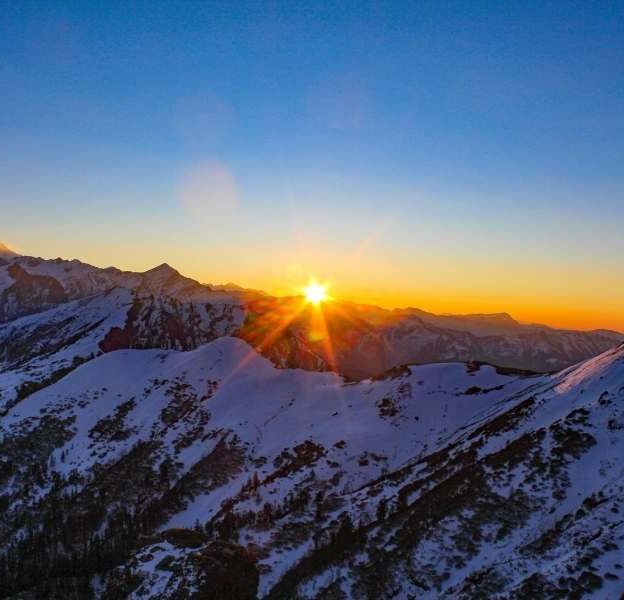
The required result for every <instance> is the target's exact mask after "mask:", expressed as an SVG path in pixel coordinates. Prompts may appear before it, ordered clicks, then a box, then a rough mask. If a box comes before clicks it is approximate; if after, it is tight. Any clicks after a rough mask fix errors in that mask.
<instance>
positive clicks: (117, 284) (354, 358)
mask: <svg viewBox="0 0 624 600" xmlns="http://www.w3.org/2000/svg"><path fill="white" fill-rule="evenodd" d="M323 319H324V330H323V331H321V332H320V334H319V331H318V326H317V325H318V324H315V320H317V316H315V314H314V310H313V309H311V308H310V306H308V305H305V304H304V303H302V300H301V298H282V299H278V298H272V297H270V296H268V295H266V294H263V293H261V292H256V291H251V290H244V289H242V288H238V287H237V286H234V285H233V284H228V285H226V286H211V285H204V284H200V283H198V282H197V281H195V280H193V279H190V278H187V277H184V276H183V275H181V274H180V273H179V272H178V271H176V270H175V269H173V268H172V267H170V266H169V265H166V264H163V265H160V266H158V267H156V268H154V269H151V270H149V271H147V272H145V273H133V272H127V271H120V270H119V269H116V268H113V267H110V268H106V269H101V268H97V267H93V266H91V265H87V264H85V263H82V262H80V261H78V260H63V259H60V258H59V259H54V260H44V259H41V258H33V257H28V256H17V255H15V256H10V257H7V258H6V259H4V260H3V261H2V262H0V412H1V411H2V410H4V409H5V408H6V407H9V406H12V405H14V404H15V403H16V402H17V401H19V400H21V399H23V398H25V397H27V396H28V395H29V394H31V393H32V392H33V391H35V390H37V389H40V388H42V387H45V386H46V385H48V384H49V383H51V382H53V381H56V380H58V379H59V378H61V377H63V376H64V375H66V374H67V373H69V372H70V371H71V370H72V369H73V368H75V367H76V366H78V365H80V364H82V363H83V362H85V361H87V360H91V359H92V358H94V357H95V356H98V355H99V354H102V353H104V352H111V351H113V350H117V349H122V348H162V349H177V350H192V349H194V348H197V347H198V346H200V345H201V344H205V343H207V342H210V341H212V340H214V339H217V338H218V337H220V336H223V335H236V336H238V337H241V338H242V339H244V340H246V341H247V342H248V343H250V344H251V345H252V346H253V347H254V348H256V349H257V350H258V351H259V352H261V353H262V354H264V355H265V356H267V357H268V358H270V359H271V361H272V362H273V363H274V364H275V365H277V366H280V367H295V368H297V367H298V368H304V369H308V370H317V371H324V370H335V371H337V372H339V373H341V374H343V375H345V376H347V377H350V378H352V379H362V378H366V377H370V376H375V375H379V374H381V373H383V372H385V371H386V370H388V369H391V368H393V367H396V366H399V365H401V364H406V363H412V364H413V363H430V362H443V361H481V362H487V363H492V364H496V365H499V366H504V367H509V368H515V369H528V370H534V371H542V372H544V371H554V370H556V369H560V368H564V367H567V366H569V365H571V364H574V363H576V362H579V361H581V360H584V359H586V358H589V357H591V356H595V355H597V354H599V353H600V352H603V351H605V350H607V349H608V348H611V347H613V346H614V345H616V344H618V343H620V342H621V341H622V340H624V336H623V335H622V334H618V333H615V332H609V331H594V332H578V331H565V330H556V329H551V328H548V327H543V326H534V325H521V324H520V323H517V322H516V321H514V320H513V319H512V318H511V317H509V316H508V315H468V316H437V315H432V314H431V313H425V312H424V311H419V310H417V309H406V310H396V311H388V310H384V309H381V308H377V307H371V306H365V305H358V304H352V303H346V302H332V303H328V304H327V305H326V306H325V307H324V310H323ZM328 342H331V343H328Z"/></svg>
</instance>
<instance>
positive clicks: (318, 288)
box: [303, 281, 327, 304]
mask: <svg viewBox="0 0 624 600" xmlns="http://www.w3.org/2000/svg"><path fill="white" fill-rule="evenodd" d="M303 293H304V294H305V298H306V300H307V301H308V302H310V303H311V304H320V303H321V302H324V301H325V300H327V285H326V284H322V283H317V282H316V281H311V282H310V283H309V284H308V285H307V286H306V287H305V288H303Z"/></svg>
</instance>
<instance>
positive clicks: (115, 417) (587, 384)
mask: <svg viewBox="0 0 624 600" xmlns="http://www.w3.org/2000/svg"><path fill="white" fill-rule="evenodd" d="M314 310H317V309H313V308H311V307H309V306H306V305H304V304H302V300H301V299H300V298H272V297H269V296H266V295H262V294H259V293H257V292H248V291H245V290H240V289H238V288H229V287H228V286H226V288H225V289H222V288H217V287H212V286H208V285H202V284H200V283H198V282H196V281H194V280H192V279H189V278H186V277H184V276H182V275H180V274H179V273H178V272H177V271H175V270H174V269H172V268H171V267H169V266H168V265H161V266H159V267H156V268H155V269H152V270H150V271H147V272H146V273H130V272H122V271H119V270H117V269H114V268H109V269H98V268H95V267H91V266H89V265H85V264H83V263H80V262H78V261H64V260H61V259H58V260H51V261H46V260H42V259H37V258H32V257H9V258H8V259H4V262H3V264H2V266H1V267H0V311H1V312H0V314H1V315H2V317H1V321H2V323H1V324H0V395H1V396H0V401H1V403H2V414H1V416H0V448H2V451H1V452H0V548H2V550H1V551H0V596H1V597H12V598H41V599H43V598H58V599H60V598H63V599H67V598H69V599H72V598H75V599H82V598H93V597H95V598H98V599H104V600H112V599H117V598H132V599H135V600H138V599H139V598H158V599H162V600H164V599H170V600H174V599H175V600H179V599H182V598H196V599H200V598H202V599H206V598H207V599H214V600H217V599H219V600H224V599H234V598H236V599H237V600H252V599H256V598H266V599H272V600H275V599H292V600H294V599H309V600H311V599H317V600H321V599H322V600H325V599H328V598H329V599H348V598H354V599H360V598H362V599H366V600H378V599H380V598H396V599H400V600H407V599H408V598H425V599H435V598H457V599H460V598H461V599H469V598H470V599H472V598H491V597H496V598H509V599H512V598H513V599H521V598H568V597H570V598H583V597H586V598H604V599H610V598H617V597H618V595H619V593H620V592H621V590H622V585H623V582H624V561H622V548H623V547H624V520H623V517H622V514H623V513H622V511H623V510H624V467H623V465H622V461H621V457H622V455H623V450H624V346H622V344H621V343H622V336H621V335H620V334H617V333H614V332H605V331H598V332H572V331H561V330H554V329H550V328H547V327H543V326H534V325H532V326H528V325H521V324H519V323H517V322H515V321H514V320H513V319H512V318H511V317H509V316H508V315H473V316H436V315H431V314H428V313H424V312H422V311H419V310H417V309H406V310H397V311H386V310H382V309H378V308H375V307H370V306H361V305H356V304H351V303H340V302H335V303H334V302H330V303H327V304H326V305H324V306H323V315H324V324H325V325H324V327H321V328H320V329H319V326H320V325H321V324H322V323H319V321H318V320H317V317H315V316H314V313H313V312H311V311H314ZM324 332H325V334H326V335H324V336H323V335H322V334H323V333H324ZM329 341H331V345H330V344H329V343H328V342H329ZM409 357H418V360H417V362H431V361H434V362H436V363H437V364H425V365H420V366H414V365H411V366H406V365H404V364H402V363H403V362H413V361H412V360H411V359H410V358H409ZM404 358H408V360H407V361H404V360H403V359H404ZM582 358H586V360H585V361H584V362H581V363H579V364H575V365H573V366H569V365H570V363H572V362H576V361H578V360H579V359H582ZM457 360H462V361H467V362H450V361H457ZM483 360H489V361H490V362H493V363H495V364H498V365H499V366H490V365H485V364H482V363H481V362H479V361H483ZM443 361H446V362H443ZM539 361H541V362H539ZM562 363H563V364H565V365H566V368H565V369H564V370H562V371H560V372H557V373H553V374H548V373H542V374H535V373H529V372H526V371H518V370H517V368H518V367H523V366H524V367H523V368H526V365H529V366H530V367H534V366H535V365H538V366H539V365H541V366H542V367H544V368H543V369H542V370H544V371H551V370H552V369H554V368H556V367H557V366H559V365H561V364H562ZM500 365H503V367H501V366H500ZM510 367H516V369H512V368H510ZM387 369H390V370H387ZM332 370H333V371H337V372H331V371H332ZM384 371H385V372H384ZM371 376H372V377H371Z"/></svg>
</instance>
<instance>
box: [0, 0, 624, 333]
mask: <svg viewBox="0 0 624 600" xmlns="http://www.w3.org/2000/svg"><path fill="white" fill-rule="evenodd" d="M623 157H624V5H623V4H622V3H621V2H587V1H585V2H504V3H500V2H477V1H472V2H445V3H442V2H412V3H406V2H393V3H387V2H374V3H367V2H353V3H349V2H341V3H323V2H320V3H302V2H301V3H295V2H284V3H260V2H257V3H243V2H238V3H231V2H224V3H210V2H207V3H199V2H132V3H127V2H123V3H122V2H35V3H33V2H26V1H20V2H8V3H5V4H4V5H3V10H2V13H1V14H0V210H1V211H2V214H3V215H4V217H3V219H2V221H0V239H2V240H4V241H6V242H7V243H12V244H13V245H16V246H18V248H19V249H20V250H21V251H23V252H28V253H35V254H42V255H45V256H47V255H52V256H55V255H57V254H63V255H72V256H80V257H81V258H84V259H87V260H91V261H92V262H96V263H98V264H100V263H102V262H107V261H108V262H115V263H117V264H121V266H125V267H127V268H142V267H147V266H149V265H150V264H153V263H156V262H158V261H159V260H161V259H169V261H170V262H175V263H176V264H177V266H179V267H180V268H181V270H185V271H187V272H190V273H191V274H193V275H195V276H197V277H200V278H202V279H204V280H222V279H223V278H226V279H234V280H239V281H241V283H243V284H248V285H258V286H260V285H262V286H264V287H270V288H274V289H277V288H280V287H281V286H283V285H286V284H285V283H284V282H285V280H286V279H287V277H286V275H285V273H288V272H290V271H291V270H292V264H290V262H289V260H290V259H292V261H291V262H293V263H296V265H297V268H301V269H303V270H304V271H306V270H307V271H315V272H317V271H318V273H316V274H317V275H318V276H320V277H330V278H334V279H339V278H340V277H342V276H344V275H345V273H342V272H340V273H339V272H332V268H331V265H332V264H333V262H335V261H334V258H333V257H335V256H336V255H338V254H340V255H341V256H344V255H345V254H347V255H348V254H349V253H350V252H351V251H352V250H353V249H354V248H357V247H358V246H359V245H360V244H362V240H364V239H368V238H369V237H372V239H373V240H374V241H373V243H367V244H366V252H365V256H363V257H362V258H360V259H358V260H362V261H365V263H366V264H363V265H362V268H364V269H365V270H367V269H372V268H373V267H374V264H376V262H379V263H380V265H381V267H380V268H381V270H382V271H383V270H384V267H383V265H384V261H387V262H392V263H393V264H397V263H398V264H400V266H401V268H397V269H396V271H392V270H390V273H388V279H387V280H386V279H385V278H384V277H383V273H381V272H377V271H374V272H373V271H371V273H370V277H371V279H372V280H373V281H375V282H376V283H375V285H376V286H378V287H381V288H383V293H382V292H379V293H378V294H377V295H376V296H375V294H372V293H371V292H365V289H366V285H367V282H366V281H364V282H361V283H358V282H356V281H355V280H354V279H353V278H351V279H353V280H349V281H348V283H345V285H344V287H345V290H346V289H347V288H348V290H349V294H351V295H355V296H358V295H359V296H361V295H362V294H363V295H364V296H366V295H367V293H368V297H370V298H371V299H376V300H378V301H380V302H386V303H388V302H390V303H392V302H394V300H391V298H394V299H395V300H396V299H397V298H405V302H404V303H411V304H418V303H419V299H420V297H422V298H428V299H431V298H432V297H433V295H434V291H435V281H436V275H432V274H427V273H425V274H423V272H421V271H419V270H414V267H413V266H410V265H414V264H415V263H418V264H422V263H423V262H427V263H428V264H431V265H432V267H431V268H432V269H438V271H439V269H440V265H441V264H446V265H452V264H457V265H463V264H464V262H466V263H467V264H474V263H475V262H476V263H479V264H481V262H482V261H489V262H488V265H489V267H491V268H488V269H487V270H486V271H487V272H488V273H489V274H491V273H492V272H497V271H496V268H499V269H504V268H505V267H504V265H501V261H502V262H503V263H505V262H506V263H507V264H512V265H513V264H516V262H517V261H518V260H519V257H524V258H525V262H523V263H522V265H521V266H522V269H523V270H525V271H526V270H528V268H529V266H530V263H533V264H535V263H544V264H546V266H549V265H550V267H549V268H552V272H556V269H557V267H559V268H560V269H561V272H562V276H561V277H562V278H563V279H564V280H566V281H567V280H568V279H576V278H578V277H580V276H582V273H583V272H584V271H582V270H581V269H580V267H579V265H583V268H585V269H587V265H592V266H593V265H600V267H599V269H598V270H599V271H601V272H602V271H604V277H603V278H602V279H600V280H599V281H596V282H593V284H595V285H596V286H598V288H599V290H598V291H597V292H596V293H600V294H602V295H603V296H604V295H605V294H608V293H611V295H612V296H613V294H615V296H616V298H618V299H624V289H620V288H617V289H616V290H615V291H613V289H614V288H613V287H612V279H609V274H610V273H612V272H613V270H614V269H617V267H618V266H621V258H620V257H621V256H622V254H621V252H622V251H624V243H623V242H622V240H621V237H622V236H621V227H620V225H622V224H624V195H623V192H624V168H623V167H624V165H623V162H624V161H623ZM214 165H217V166H218V169H219V170H218V172H221V170H223V171H224V172H226V173H227V174H228V175H227V176H228V181H231V182H232V186H233V188H234V189H235V193H234V196H235V198H234V200H233V205H232V206H229V205H228V206H223V205H222V204H220V203H219V201H215V198H213V197H212V195H211V194H210V193H208V200H207V201H206V203H205V206H201V207H199V208H198V207H196V206H195V205H193V207H191V210H190V209H189V205H188V203H187V202H185V201H184V190H185V189H187V188H188V187H189V185H190V184H189V183H188V179H189V177H190V178H191V179H192V178H193V177H194V176H195V175H194V174H196V173H198V172H199V173H202V172H204V173H205V174H204V175H200V176H199V177H200V178H201V177H204V180H202V181H203V183H202V184H201V185H199V188H200V191H202V193H203V191H205V189H206V186H208V187H209V188H210V186H211V184H212V183H214V185H215V186H216V189H217V190H220V189H221V188H219V181H217V182H213V181H212V180H211V177H212V175H211V174H212V173H214V172H215V169H214V168H213V167H214ZM202 170H203V171H202ZM191 187H193V185H191ZM196 187H197V186H196ZM203 201H204V200H203V197H202V198H200V199H199V200H198V202H203ZM193 202H194V201H193ZM215 202H216V203H215ZM228 245H229V246H231V247H234V246H235V249H234V248H232V251H231V252H229V253H228V252H226V251H225V250H226V249H227V247H228ZM224 254H227V256H226V257H225V258H224V256H223V255H224ZM360 254H361V253H360ZM284 256H288V260H286V259H283V260H282V257H284ZM315 256H317V258H315ZM107 259H108V260H107ZM261 259H264V260H263V261H261ZM503 259H504V260H503ZM454 260H455V262H453V261H454ZM280 261H281V262H280ZM282 263H283V264H282ZM371 265H372V266H371ZM497 265H498V267H497ZM539 266H540V265H539V264H538V267H539ZM358 268H359V267H358ZM458 268H459V267H458ZM462 268H463V267H462ZM575 269H576V270H575ZM356 270H357V269H356ZM343 271H345V272H347V271H353V268H350V269H349V268H348V267H345V268H344V269H343ZM366 272H367V273H368V271H366ZM549 273H551V272H550V271H549ZM390 276H391V277H392V279H389V277H390ZM544 276H545V275H544ZM419 278H421V279H420V280H426V281H428V282H429V283H427V284H426V285H425V284H423V286H424V287H423V288H422V289H420V288H419V287H418V285H415V284H414V283H413V282H414V281H415V280H419ZM347 279H348V278H347ZM273 281H274V282H275V283H271V282H273ZM343 281H345V279H343ZM406 281H411V282H412V283H410V284H409V285H407V284H406V283H405V282H406ZM393 282H394V283H393ZM401 282H402V283H401ZM339 283H340V282H338V281H337V282H336V284H337V285H339ZM477 283H479V284H481V282H477ZM534 283H535V282H533V281H527V282H526V285H525V287H531V286H534ZM475 285H476V284H475ZM518 285H520V284H518ZM570 285H572V284H570ZM575 285H576V284H575ZM393 286H394V287H393ZM427 286H429V287H427ZM429 288H431V289H429ZM560 288H561V289H560ZM531 289H532V288H531ZM574 290H576V288H575V287H566V286H563V287H562V286H559V287H557V290H553V291H552V292H549V294H550V295H549V296H548V298H549V300H548V301H550V302H551V303H556V301H557V298H558V297H559V296H558V294H560V295H561V297H565V296H568V297H569V296H570V295H571V294H573V293H574ZM520 292H522V293H524V294H525V295H526V294H529V295H530V293H529V292H527V290H526V289H517V290H516V289H511V288H510V289H509V290H507V292H506V294H507V295H504V294H503V295H499V296H500V297H499V296H496V294H494V295H488V296H487V297H480V296H479V295H478V294H475V295H474V298H473V300H469V297H470V294H468V293H467V292H466V290H465V289H464V287H462V285H458V287H457V290H456V300H457V301H458V299H461V298H467V299H468V300H467V302H466V308H467V309H468V308H469V307H474V308H478V306H483V308H488V307H490V308H495V307H497V306H499V305H501V306H502V304H504V303H505V302H508V301H509V298H513V297H514V293H516V294H517V293H520ZM440 293H443V294H446V295H447V296H448V295H449V294H451V295H452V294H453V288H452V287H449V286H448V285H446V284H445V287H444V291H442V290H441V292H440ZM536 294H537V292H535V294H534V295H535V298H534V300H535V301H537V295H536ZM359 296H358V297H359ZM470 302H472V304H471V303H470ZM456 303H457V302H456ZM592 303H593V302H592V299H591V298H590V297H587V298H584V300H583V304H582V306H590V305H592ZM477 305H478V306H477ZM582 306H581V305H580V304H579V310H581V308H582ZM440 307H442V304H440ZM605 310H606V309H605ZM618 318H619V317H618ZM609 319H611V317H609ZM623 321H624V319H623Z"/></svg>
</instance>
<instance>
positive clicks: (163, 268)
mask: <svg viewBox="0 0 624 600" xmlns="http://www.w3.org/2000/svg"><path fill="white" fill-rule="evenodd" d="M179 274H180V272H179V271H177V270H176V269H174V268H173V267H172V266H171V265H169V264H167V263H162V264H161V265H158V266H157V267H154V268H153V269H149V270H148V271H145V273H144V275H179Z"/></svg>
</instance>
